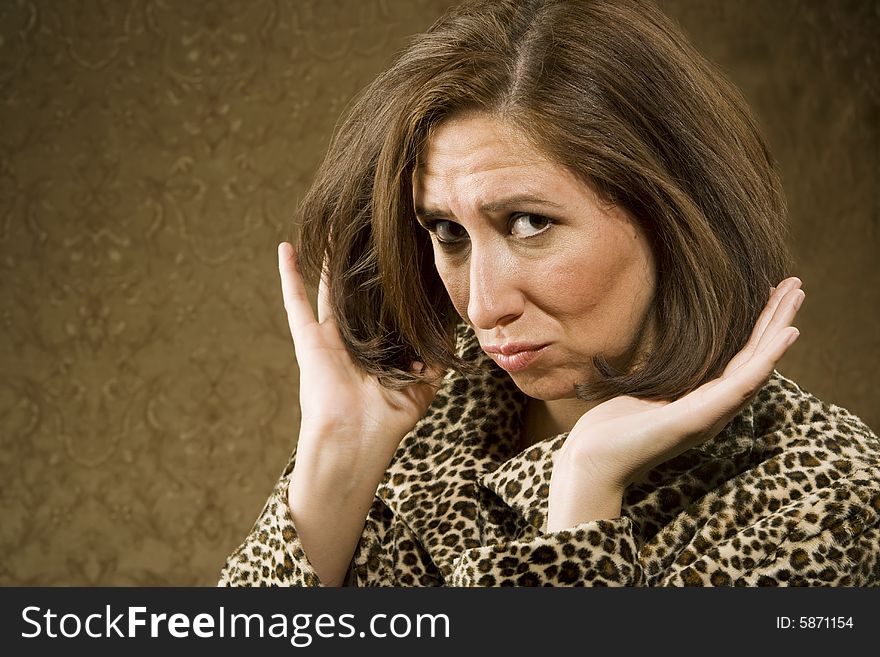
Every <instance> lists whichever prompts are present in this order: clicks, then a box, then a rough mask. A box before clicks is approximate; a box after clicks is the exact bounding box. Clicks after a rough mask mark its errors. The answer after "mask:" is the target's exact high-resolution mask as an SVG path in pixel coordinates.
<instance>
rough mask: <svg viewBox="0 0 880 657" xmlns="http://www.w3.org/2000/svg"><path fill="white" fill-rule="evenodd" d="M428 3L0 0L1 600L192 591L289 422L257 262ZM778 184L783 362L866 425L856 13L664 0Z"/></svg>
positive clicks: (873, 409) (865, 225)
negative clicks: (105, 588)
mask: <svg viewBox="0 0 880 657" xmlns="http://www.w3.org/2000/svg"><path fill="white" fill-rule="evenodd" d="M448 4H449V2H447V1H446V0H363V1H358V0H335V1H327V0H289V1H286V2H284V1H281V0H235V1H233V0H186V1H185V0H68V1H62V0H54V1H53V0H0V294H2V306H0V555H2V558H0V584H3V585H211V584H213V583H214V582H215V581H216V578H217V573H218V570H219V568H220V567H221V565H222V563H223V561H224V558H225V556H226V555H227V554H228V553H229V552H231V551H232V549H233V548H234V547H235V546H236V545H237V544H238V543H239V542H240V540H241V539H242V538H243V537H244V536H245V535H246V533H247V532H248V530H249V528H250V526H251V523H252V522H253V520H254V519H255V518H256V516H257V514H258V513H259V510H260V508H261V506H262V503H263V501H264V500H265V498H266V496H267V495H268V493H269V490H270V488H271V486H272V483H273V482H274V480H275V478H276V477H277V475H278V473H279V471H280V469H281V467H282V466H283V464H284V462H285V459H286V457H287V455H288V453H289V452H290V450H291V448H292V446H293V444H294V441H295V437H296V433H297V422H298V411H297V405H296V400H297V386H298V377H297V370H296V365H295V362H294V359H293V350H292V348H291V341H290V337H289V334H288V330H287V325H286V319H285V315H284V310H283V307H282V304H281V300H280V292H279V289H278V283H277V273H276V268H275V267H276V265H275V263H276V261H275V257H276V255H275V247H276V245H277V243H278V242H279V241H280V240H282V239H288V238H289V237H290V236H291V234H292V228H293V226H292V218H293V215H294V210H295V207H296V204H297V202H298V200H299V198H301V195H302V193H303V191H304V190H305V188H306V186H307V185H308V183H309V181H310V178H311V176H312V174H313V172H314V169H315V167H316V166H317V163H318V161H319V158H320V157H321V154H322V152H323V150H324V149H325V147H326V145H327V143H328V140H329V138H330V135H331V132H332V129H333V126H334V124H335V121H336V119H337V117H338V115H339V113H340V111H341V109H342V108H343V106H344V105H345V104H346V102H347V101H348V100H349V99H350V98H351V97H352V95H353V94H354V93H355V92H356V91H357V90H358V89H360V88H361V87H363V86H364V85H365V84H366V83H367V82H368V81H369V80H370V79H371V78H372V77H373V76H375V75H376V74H377V73H378V72H379V71H380V70H381V68H382V67H383V65H384V64H385V63H387V62H388V60H389V57H390V56H391V54H392V53H393V52H394V51H395V50H396V49H397V48H399V47H400V46H401V45H402V44H403V43H404V40H405V39H406V38H407V36H409V35H411V34H414V33H415V32H418V31H420V30H422V29H424V28H426V27H427V26H428V25H430V23H431V22H432V21H433V20H434V19H435V18H436V17H437V16H439V14H440V13H441V12H442V10H443V9H444V8H445V7H446V6H447V5H448ZM662 5H663V7H664V8H665V9H666V10H667V11H668V12H669V13H670V14H671V15H672V16H673V17H675V18H676V19H677V20H679V21H680V22H681V24H682V25H683V27H684V28H685V30H686V31H687V32H688V33H689V34H690V35H691V36H692V38H693V40H694V41H695V42H696V44H697V46H698V47H700V48H701V49H702V50H703V51H704V52H705V53H706V54H708V55H709V56H710V58H712V59H714V60H715V61H716V62H718V63H719V64H720V65H721V66H722V67H723V68H724V69H725V70H726V71H727V72H728V74H729V75H730V76H731V77H732V78H733V80H734V81H735V82H736V83H737V84H738V85H739V86H740V87H741V88H742V90H743V91H744V93H745V95H746V96H747V98H748V99H749V100H750V102H752V104H753V106H754V108H755V111H756V113H757V114H758V116H759V117H760V119H761V122H762V125H763V126H764V128H765V131H766V134H767V136H768V139H769V141H770V144H771V146H772V148H773V150H774V152H775V154H776V156H777V158H778V160H779V163H780V167H781V170H782V172H783V177H784V184H785V187H786V190H787V195H788V199H789V206H790V211H791V226H792V237H791V243H792V246H793V249H794V252H795V255H796V257H797V262H798V266H797V271H796V273H797V274H798V275H800V276H801V277H802V278H803V280H804V282H805V283H804V288H805V290H806V291H807V295H808V296H807V302H806V303H805V305H804V308H803V310H802V312H801V318H800V319H799V322H798V324H799V326H800V328H801V331H802V337H801V339H800V341H799V342H798V343H797V345H796V346H795V347H794V348H793V351H792V352H791V353H790V354H789V355H787V356H786V359H785V361H784V362H783V364H782V366H781V367H780V369H781V370H782V371H783V373H785V374H787V375H789V376H790V377H792V378H794V379H795V380H797V381H798V382H799V383H800V384H801V385H802V386H803V387H805V388H806V389H808V390H810V391H812V392H814V393H816V394H817V395H819V396H820V397H821V398H823V399H825V400H828V401H835V402H837V403H839V404H841V405H843V406H845V407H847V408H849V409H850V410H851V411H853V412H854V413H856V414H858V415H861V416H862V417H863V418H864V419H865V420H866V421H867V422H868V423H869V424H871V425H872V426H873V427H874V428H875V429H876V428H880V408H878V405H877V402H878V397H880V395H878V391H877V375H876V371H877V366H878V362H880V359H878V356H880V331H877V320H878V308H880V268H878V266H877V254H878V251H880V249H878V247H880V237H878V230H880V208H878V191H877V182H878V181H877V174H878V165H880V155H878V153H880V151H878V116H877V111H878V96H880V84H878V75H877V63H878V54H880V53H878V44H880V30H878V15H880V7H878V3H877V2H873V1H871V2H867V1H866V2H855V1H849V2H846V1H844V2H835V3H827V2H824V0H810V1H803V0H780V1H778V2H776V1H773V0H740V1H737V2H724V3H716V2H708V1H707V2H701V1H697V0H666V1H664V2H662Z"/></svg>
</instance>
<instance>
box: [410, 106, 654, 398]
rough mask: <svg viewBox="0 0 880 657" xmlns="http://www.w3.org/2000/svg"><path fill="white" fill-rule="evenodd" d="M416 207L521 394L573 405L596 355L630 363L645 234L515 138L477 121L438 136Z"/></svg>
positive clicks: (489, 348)
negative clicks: (576, 386) (568, 401)
mask: <svg viewBox="0 0 880 657" xmlns="http://www.w3.org/2000/svg"><path fill="white" fill-rule="evenodd" d="M413 201H414V204H415V208H416V215H417V217H418V220H419V223H420V224H422V226H424V227H425V228H426V229H427V230H428V231H429V232H430V233H431V240H432V243H433V247H434V261H435V264H436V267H437V271H438V272H439V274H440V278H441V279H442V280H443V284H444V285H445V286H446V290H447V292H448V293H449V297H450V298H451V299H452V303H453V304H454V305H455V308H456V310H457V311H458V314H459V315H461V317H462V318H463V319H464V320H465V321H467V322H468V323H469V324H470V325H471V326H472V327H473V329H474V331H475V333H476V335H477V337H478V339H479V341H480V345H481V346H482V348H483V349H484V350H485V351H486V352H487V353H488V354H489V355H490V356H491V357H492V358H493V359H494V360H495V362H497V363H498V364H499V365H500V366H501V367H503V368H504V369H505V370H507V371H508V372H509V373H510V375H511V377H512V378H513V380H514V382H515V383H516V385H517V386H518V387H519V388H520V389H521V390H522V391H523V392H525V393H526V394H527V395H529V396H531V397H534V398H536V399H542V400H546V401H550V400H554V399H563V398H571V397H574V396H575V395H574V384H576V383H584V382H588V381H590V380H591V379H592V377H594V376H595V369H594V367H593V365H592V359H593V356H595V355H596V354H603V355H604V356H605V357H606V358H608V360H609V361H610V362H611V364H612V365H615V366H617V367H625V366H626V365H627V364H628V363H629V362H630V359H631V358H633V357H634V356H636V355H637V354H638V348H639V347H640V346H643V344H640V336H641V335H647V334H648V333H649V332H650V330H648V331H645V332H644V333H643V332H642V328H643V325H644V324H645V323H646V318H647V316H648V309H649V306H650V304H651V301H652V299H653V296H654V290H655V286H656V278H655V269H654V260H653V256H652V253H651V249H650V248H649V245H648V241H647V239H646V238H645V235H644V234H643V232H642V230H641V228H640V227H639V225H638V224H637V223H636V221H635V220H634V219H632V218H631V217H630V216H628V215H627V214H626V213H625V212H624V211H622V210H620V209H618V208H614V207H609V206H608V205H607V204H605V203H603V202H602V201H600V199H599V198H598V197H597V196H596V195H595V194H594V193H593V191H592V190H591V189H590V188H589V187H588V186H587V185H585V184H583V183H582V182H580V181H579V180H578V179H577V178H575V176H574V175H572V174H571V173H569V172H568V171H567V170H566V169H565V168H563V167H561V166H560V165H558V164H555V163H554V162H551V161H550V160H548V159H547V158H546V156H544V155H543V154H542V153H541V152H539V151H538V150H536V149H535V148H534V147H532V146H531V145H529V143H528V142H527V141H526V139H525V138H524V137H523V136H522V135H521V134H519V133H517V132H516V131H515V130H514V129H513V128H512V127H510V126H509V125H507V124H505V123H504V122H503V121H500V120H498V119H494V118H492V117H490V116H488V115H483V114H467V115H463V116H459V117H453V118H451V119H449V120H447V121H445V122H444V123H443V124H441V125H440V126H438V128H437V129H436V130H435V131H434V133H433V135H432V137H431V139H430V140H429V142H428V143H427V144H426V148H425V149H424V151H423V153H422V155H421V157H420V159H419V163H418V166H417V167H416V170H415V172H414V174H413ZM641 342H642V343H643V342H644V341H643V340H642V341H641Z"/></svg>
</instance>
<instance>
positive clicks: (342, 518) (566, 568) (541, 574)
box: [221, 0, 880, 586]
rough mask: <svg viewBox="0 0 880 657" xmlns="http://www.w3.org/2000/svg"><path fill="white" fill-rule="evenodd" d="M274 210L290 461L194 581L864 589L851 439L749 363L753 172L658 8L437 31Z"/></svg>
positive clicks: (759, 294) (769, 349) (768, 221)
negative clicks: (292, 225)
mask: <svg viewBox="0 0 880 657" xmlns="http://www.w3.org/2000/svg"><path fill="white" fill-rule="evenodd" d="M301 213H302V217H301V219H302V233H301V236H300V254H299V256H298V258H297V257H296V256H295V254H294V252H293V250H292V248H291V247H290V245H288V244H286V243H285V244H282V245H280V247H279V268H280V272H281V279H282V290H283V295H284V301H285V307H286V309H287V312H288V317H289V320H290V328H291V333H292V336H293V340H294V344H295V348H296V356H297V361H298V363H299V367H300V371H301V381H302V385H301V390H300V404H301V411H302V424H301V428H300V434H299V439H298V444H297V452H296V455H295V458H291V462H290V463H289V464H288V467H287V468H286V469H285V471H284V473H283V475H282V477H281V479H280V480H279V482H278V485H277V486H276V488H275V491H274V492H273V494H272V496H271V497H270V499H269V502H268V503H267V505H266V507H265V508H264V510H263V513H262V514H261V516H260V518H259V519H258V520H257V523H256V524H255V526H254V529H253V531H252V532H251V534H250V535H249V536H248V537H247V538H246V539H245V541H244V543H243V544H242V546H241V547H240V548H239V549H238V550H237V551H236V552H235V553H234V554H233V555H232V556H231V557H230V558H229V560H228V561H227V564H226V567H225V569H224V571H223V573H222V575H221V584H224V585H255V584H295V585H339V584H343V583H348V584H353V585H359V586H366V585H465V586H468V585H477V586H491V585H607V584H626V585H687V584H697V585H755V584H770V585H772V584H827V585H835V584H836V585H868V584H877V583H880V582H878V578H880V550H878V547H877V546H878V538H880V524H878V523H880V520H878V515H880V483H878V481H880V477H878V473H880V456H878V455H880V449H878V442H877V438H876V436H874V434H873V433H871V431H870V430H869V429H868V428H867V427H865V425H864V424H862V423H861V422H860V421H859V420H858V419H857V418H856V417H854V416H853V415H851V414H849V413H848V412H846V411H845V410H843V409H841V408H839V407H836V406H829V405H826V404H823V403H822V402H820V401H819V400H817V399H815V398H814V397H812V396H810V395H809V394H808V393H806V392H803V391H802V390H800V389H799V388H798V387H797V386H796V385H795V384H794V383H792V382H791V381H788V380H787V379H785V378H783V377H782V376H781V375H779V374H778V373H776V372H775V371H774V367H775V364H776V363H777V362H778V360H779V359H780V358H781V357H782V355H783V354H784V353H785V351H786V350H787V349H788V348H789V347H790V346H791V344H792V343H793V342H794V340H795V339H796V338H797V336H798V332H797V329H795V328H794V327H793V326H791V323H792V321H793V319H794V317H795V315H796V313H797V311H798V308H799V307H800V304H801V303H802V301H803V299H804V293H803V292H802V291H801V289H800V281H799V280H798V279H796V278H784V279H783V276H784V272H785V270H786V267H787V259H786V257H785V256H784V254H785V249H784V242H783V235H784V230H783V219H784V203H783V197H782V193H781V190H780V186H779V182H778V179H777V176H776V174H775V172H774V169H773V165H772V162H771V159H770V156H769V154H768V152H767V149H766V147H765V145H764V143H763V141H762V139H761V137H760V135H759V134H758V130H757V128H756V126H755V123H754V121H753V119H752V118H751V116H750V115H749V112H748V110H747V108H746V105H745V103H744V101H743V100H742V99H741V97H740V96H739V94H738V93H737V92H736V91H735V90H734V89H733V88H732V87H731V85H730V84H729V83H728V82H726V81H725V80H724V79H723V78H722V76H720V75H719V74H718V73H717V72H716V71H715V70H714V69H712V67H711V66H710V65H709V64H708V63H707V62H706V61H705V60H704V59H703V58H702V57H701V56H700V55H699V54H698V53H697V52H695V51H694V50H693V48H692V47H691V46H690V45H689V44H688V43H687V42H686V40H685V38H684V37H683V36H682V35H681V34H680V33H679V32H678V31H677V29H676V28H675V27H674V26H673V25H672V24H671V22H670V21H669V20H668V19H667V18H666V17H664V16H663V15H662V14H661V13H660V12H659V11H658V10H657V9H656V8H654V7H652V6H650V5H646V4H643V3H641V2H636V1H623V2H613V3H607V2H589V1H583V2H571V1H568V2H561V1H553V0H545V1H537V2H531V3H524V2H518V1H505V0H497V1H493V2H490V3H487V2H471V3H467V4H465V5H463V6H461V7H459V8H457V9H456V10H454V11H452V12H450V13H449V14H448V15H447V16H445V17H444V18H443V19H441V20H440V21H438V23H437V24H435V25H434V26H433V27H432V28H431V30H429V31H428V32H427V33H426V34H424V35H421V36H420V37H419V38H418V39H416V40H415V41H414V42H413V43H412V45H411V46H410V47H409V48H408V49H407V50H406V51H405V52H404V53H403V54H402V55H401V56H400V57H399V59H398V60H397V61H396V62H395V63H394V64H393V65H392V66H391V67H390V68H389V69H388V70H387V71H386V72H385V73H383V74H382V75H381V76H380V77H379V78H378V79H377V80H376V81H375V82H374V83H373V84H372V85H371V86H370V87H369V88H368V89H366V90H365V92H364V93H363V94H362V96H361V97H360V99H359V100H358V102H357V103H356V104H355V105H354V106H353V107H352V108H351V110H350V111H349V113H348V115H347V117H346V119H345V121H344V122H343V124H342V125H341V127H340V129H339V132H338V134H337V136H336V138H335V140H334V142H333V144H332V145H331V148H330V150H329V153H328V155H327V158H326V160H325V162H324V164H323V165H322V167H321V169H320V171H319V172H318V175H317V177H316V180H315V182H314V185H313V187H312V188H311V190H310V192H309V194H308V195H307V197H306V199H305V201H304V203H303V205H302V208H301ZM300 271H301V272H302V274H303V275H304V276H305V279H306V280H313V281H314V280H315V279H317V278H320V279H321V282H320V285H319V295H318V314H317V319H316V318H315V316H314V314H313V313H312V310H311V307H310V306H309V303H308V300H307V297H306V293H305V288H304V284H303V279H302V278H301V274H300ZM780 280H781V282H779V281H780ZM777 282H778V284H777ZM774 285H775V287H772V286H774ZM768 292H770V294H769V300H768Z"/></svg>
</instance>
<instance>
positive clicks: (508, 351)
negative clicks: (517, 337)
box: [483, 342, 549, 374]
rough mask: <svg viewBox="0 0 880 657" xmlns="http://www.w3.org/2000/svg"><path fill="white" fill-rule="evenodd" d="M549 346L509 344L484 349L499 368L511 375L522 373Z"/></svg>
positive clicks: (521, 343)
mask: <svg viewBox="0 0 880 657" xmlns="http://www.w3.org/2000/svg"><path fill="white" fill-rule="evenodd" d="M548 346H549V345H546V344H527V343H524V342H508V343H506V344H498V345H487V346H485V347H483V351H485V352H486V353H487V354H489V356H490V357H491V358H492V360H494V361H495V362H496V363H498V365H499V367H501V368H502V369H504V370H505V371H506V372H509V373H511V374H513V373H515V372H521V371H522V370H524V369H526V368H527V367H529V366H530V365H531V364H532V363H534V362H535V360H537V359H538V358H539V357H540V356H541V354H542V353H544V350H545V349H546V348H547V347H548Z"/></svg>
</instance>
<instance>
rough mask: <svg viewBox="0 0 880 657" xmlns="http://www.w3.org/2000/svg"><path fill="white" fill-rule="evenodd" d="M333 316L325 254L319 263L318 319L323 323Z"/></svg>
mask: <svg viewBox="0 0 880 657" xmlns="http://www.w3.org/2000/svg"><path fill="white" fill-rule="evenodd" d="M332 317H333V306H332V304H331V303H330V275H329V273H328V271H327V254H324V261H323V263H321V282H320V283H319V284H318V321H319V322H321V323H323V322H326V321H327V320H328V319H331V318H332Z"/></svg>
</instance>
